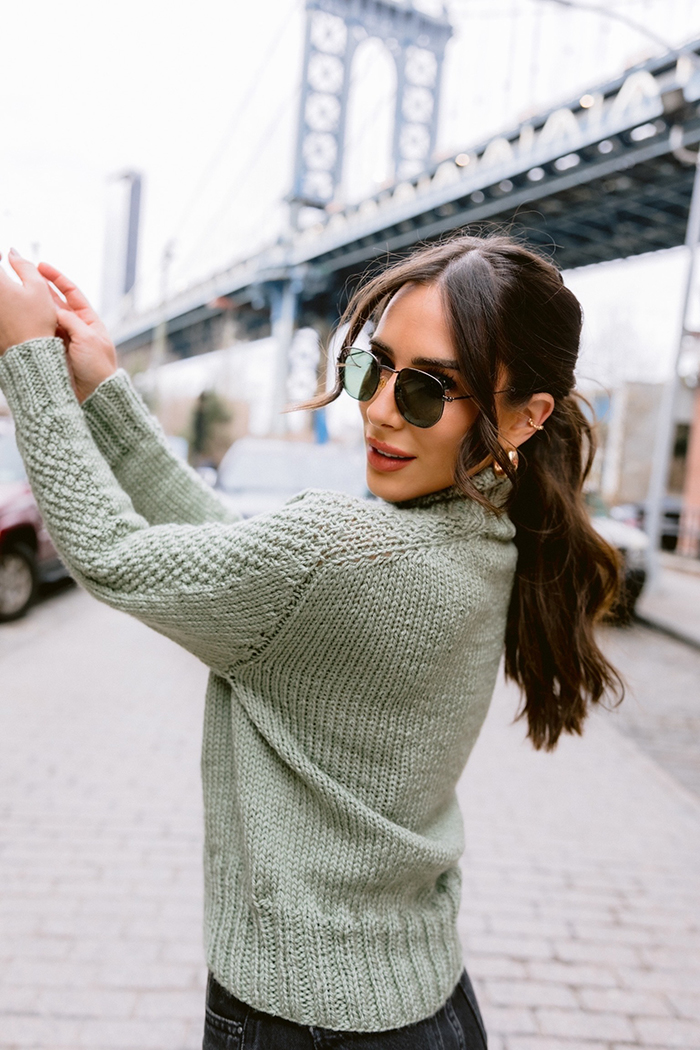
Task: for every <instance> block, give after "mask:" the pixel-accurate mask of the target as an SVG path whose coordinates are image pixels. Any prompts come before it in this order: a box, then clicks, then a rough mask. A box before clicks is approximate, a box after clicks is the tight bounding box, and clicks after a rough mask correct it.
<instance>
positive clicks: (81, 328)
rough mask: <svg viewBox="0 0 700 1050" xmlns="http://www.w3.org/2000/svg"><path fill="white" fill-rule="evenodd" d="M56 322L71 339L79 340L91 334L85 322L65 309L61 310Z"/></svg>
mask: <svg viewBox="0 0 700 1050" xmlns="http://www.w3.org/2000/svg"><path fill="white" fill-rule="evenodd" d="M56 320H57V321H58V324H59V326H60V327H61V328H62V329H63V331H64V332H65V333H66V335H67V336H68V338H69V339H78V338H80V337H81V336H85V335H87V334H88V333H89V332H90V327H89V325H86V324H85V321H81V320H80V318H79V317H78V315H77V314H74V313H73V311H72V310H66V309H65V308H64V309H63V310H59V311H58V313H57V314H56Z"/></svg>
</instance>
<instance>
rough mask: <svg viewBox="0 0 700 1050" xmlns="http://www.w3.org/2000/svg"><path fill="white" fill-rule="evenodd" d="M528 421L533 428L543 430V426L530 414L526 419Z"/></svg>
mask: <svg viewBox="0 0 700 1050" xmlns="http://www.w3.org/2000/svg"><path fill="white" fill-rule="evenodd" d="M528 423H529V424H530V426H531V427H532V429H533V430H544V427H543V426H541V425H540V424H539V423H535V421H534V419H533V418H532V416H530V418H529V419H528Z"/></svg>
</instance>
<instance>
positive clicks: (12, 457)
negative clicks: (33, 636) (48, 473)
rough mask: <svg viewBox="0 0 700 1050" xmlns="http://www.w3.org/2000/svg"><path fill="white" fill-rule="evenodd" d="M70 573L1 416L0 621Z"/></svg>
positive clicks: (9, 428)
mask: <svg viewBox="0 0 700 1050" xmlns="http://www.w3.org/2000/svg"><path fill="white" fill-rule="evenodd" d="M64 576H68V570H67V569H66V567H65V566H64V564H63V562H62V561H61V559H60V558H59V557H58V554H57V553H56V548H55V547H54V545H53V543H52V542H51V540H50V538H49V534H48V532H47V531H46V529H45V527H44V523H43V521H42V520H41V515H40V514H39V509H38V507H37V505H36V503H35V501H34V497H33V495H32V490H31V489H30V487H29V482H28V481H27V475H26V474H25V471H24V464H23V463H22V459H21V456H20V454H19V451H18V449H17V445H16V444H15V436H14V430H13V427H12V424H11V423H9V422H8V421H5V420H0V622H3V621H7V620H16V619H17V618H18V617H20V616H23V615H24V613H25V612H26V611H27V609H28V608H29V606H30V605H31V604H32V602H33V601H34V598H35V597H36V592H37V588H38V586H39V584H40V583H43V582H47V583H48V582H53V581H54V580H58V579H61V578H62V577H64Z"/></svg>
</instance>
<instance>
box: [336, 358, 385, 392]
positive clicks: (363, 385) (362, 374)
mask: <svg viewBox="0 0 700 1050" xmlns="http://www.w3.org/2000/svg"><path fill="white" fill-rule="evenodd" d="M379 374H380V370H379V365H378V364H377V362H376V361H375V359H374V357H373V356H372V354H369V353H367V351H366V350H353V351H351V353H349V354H348V356H347V357H346V358H345V367H344V368H343V386H344V388H345V390H346V391H347V392H348V394H349V395H350V397H354V398H355V399H356V400H357V401H369V399H370V398H371V397H373V396H374V394H375V393H376V390H377V387H378V386H379Z"/></svg>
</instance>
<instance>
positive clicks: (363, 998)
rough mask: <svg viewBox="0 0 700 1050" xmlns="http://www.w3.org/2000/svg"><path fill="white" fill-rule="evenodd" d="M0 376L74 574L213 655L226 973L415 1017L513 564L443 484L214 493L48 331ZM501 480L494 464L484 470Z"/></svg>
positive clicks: (216, 933) (300, 1008) (360, 1009)
mask: <svg viewBox="0 0 700 1050" xmlns="http://www.w3.org/2000/svg"><path fill="white" fill-rule="evenodd" d="M0 385H2V388H3V390H4V392H5V394H6V397H7V399H8V402H9V404H10V407H11V409H12V411H13V414H14V417H15V422H16V427H17V437H18V442H19V445H20V448H21V450H22V454H23V456H24V460H25V463H26V466H27V470H28V473H29V477H30V480H31V483H32V486H33V489H34V492H35V495H36V498H37V500H38V502H39V504H40V507H41V510H42V513H43V515H44V518H45V521H46V524H47V526H48V529H49V532H50V534H51V536H52V538H53V540H54V542H55V544H56V547H57V548H58V550H59V552H60V554H61V557H62V558H63V559H64V560H65V562H66V564H67V565H68V566H69V567H70V569H71V572H72V573H73V575H74V576H75V578H76V579H77V580H78V581H79V583H81V584H82V586H83V587H85V588H86V589H87V590H88V591H89V592H90V593H91V594H93V595H94V596H95V597H96V598H99V599H100V600H101V601H104V602H107V603H108V604H109V605H111V606H113V607H114V608H116V609H121V610H124V611H126V612H128V613H131V614H132V615H134V616H136V617H138V618H139V619H140V620H142V621H143V622H144V623H146V624H148V625H149V626H151V627H153V628H154V629H155V630H156V631H160V632H161V633H162V634H164V635H167V636H168V637H169V638H172V639H174V640H175V641H176V642H178V643H179V644H181V645H183V646H184V647H185V648H186V649H188V650H189V651H190V652H192V653H194V654H195V655H196V656H197V657H199V659H200V660H202V661H204V663H205V664H207V665H208V666H209V668H210V669H211V674H210V678H209V686H208V690H207V698H206V711H205V726H204V741H203V753H202V773H203V783H204V802H205V823H206V829H205V831H206V841H205V887H206V894H205V896H206V901H205V942H206V957H207V963H208V965H209V967H210V968H211V970H212V972H213V973H214V975H215V976H216V978H217V980H218V981H219V982H220V983H221V984H222V985H223V986H224V987H225V988H228V989H229V990H230V991H231V992H233V993H234V994H235V995H236V996H238V998H240V999H242V1000H243V1001H245V1002H247V1003H249V1004H251V1005H252V1006H254V1007H257V1008H259V1009H261V1010H265V1011H267V1012H268V1013H272V1014H277V1015H278V1016H281V1017H285V1018H287V1019H289V1020H292V1021H296V1022H298V1023H301V1024H307V1025H317V1026H322V1027H327V1028H335V1029H343V1030H358V1031H381V1030H386V1029H389V1028H394V1027H399V1026H402V1025H406V1024H409V1023H411V1022H414V1021H418V1020H421V1019H423V1018H425V1017H428V1016H429V1015H430V1014H432V1013H434V1012H435V1011H436V1010H438V1009H439V1008H440V1007H441V1006H442V1005H443V1004H444V1002H445V1000H446V999H447V998H448V996H449V995H450V993H451V992H452V990H453V988H454V986H455V984H456V982H457V980H458V978H459V974H460V971H461V968H462V955H461V947H460V942H459V939H458V936H457V930H456V919H457V912H458V908H459V902H460V873H459V867H458V858H459V856H460V854H461V852H462V849H463V829H462V820H461V816H460V812H459V809H458V806H457V801H456V797H455V785H456V782H457V780H458V778H459V776H460V774H461V772H462V769H463V767H464V764H465V762H466V760H467V757H468V755H469V753H470V751H471V749H472V747H473V745H474V742H475V740H476V737H477V735H478V733H479V730H480V727H481V725H482V722H483V720H484V717H485V715H486V710H487V708H488V705H489V702H490V698H491V694H492V691H493V688H494V684H495V679H496V674H497V668H498V663H499V658H500V655H501V651H502V648H503V639H504V631H505V622H506V611H507V606H508V600H509V595H510V591H511V586H512V580H513V573H514V567H515V561H516V551H515V546H514V544H513V543H512V539H513V534H514V528H513V526H512V524H511V523H510V521H509V520H508V518H507V516H505V514H503V515H502V516H496V515H494V514H490V513H487V512H486V511H484V510H483V508H482V507H481V506H480V505H478V504H477V503H475V502H474V501H472V500H467V499H464V498H463V497H462V496H461V495H460V494H459V493H458V492H457V491H456V490H455V489H453V488H450V489H445V490H443V491H442V492H437V493H432V494H431V495H429V496H425V497H422V498H418V499H414V500H410V501H407V502H403V503H393V504H392V503H387V502H384V501H381V500H377V501H373V500H361V499H357V498H354V497H350V496H345V495H340V494H338V493H334V492H326V491H320V490H313V489H309V490H306V491H305V492H303V493H301V494H300V495H298V496H295V497H294V498H293V499H291V500H290V501H289V502H288V503H287V504H285V506H284V507H283V508H282V509H280V510H279V511H275V512H274V513H269V514H265V515H261V516H259V517H257V518H252V519H249V520H247V521H239V520H235V519H232V516H231V514H230V513H229V512H228V511H227V509H226V508H225V507H224V506H223V505H222V503H221V502H220V501H219V500H218V498H217V496H216V494H215V493H213V492H212V491H211V490H210V489H209V488H207V486H206V485H205V484H204V483H203V482H202V481H201V479H200V478H199V477H198V476H197V475H196V474H195V473H194V472H193V471H192V470H190V469H189V468H188V467H187V466H185V465H184V464H182V463H181V462H180V461H178V460H177V459H176V458H175V457H174V456H173V454H172V453H171V452H170V450H169V448H168V446H167V444H166V442H165V440H164V437H163V434H162V431H161V430H160V427H159V425H158V423H157V422H156V421H155V420H154V419H153V418H152V417H151V416H150V414H149V413H148V411H147V409H146V408H145V406H144V405H143V403H142V401H141V399H140V398H139V397H138V395H137V394H136V392H135V391H134V389H133V387H132V386H131V384H130V381H129V379H128V377H127V376H126V374H125V373H124V372H123V371H120V372H118V373H117V374H116V375H115V376H113V377H111V378H110V379H108V380H105V382H103V383H102V384H101V385H100V387H98V389H97V390H96V391H95V392H94V393H93V394H92V395H91V396H90V397H89V398H88V399H87V401H86V402H85V404H84V406H83V409H82V410H81V408H80V406H79V405H78V403H77V401H76V399H75V397H74V395H73V392H72V389H71V386H70V380H69V375H68V371H67V367H66V361H65V354H64V350H63V346H62V344H61V342H60V341H59V340H57V339H40V340H39V339H38V340H32V341H31V342H28V343H23V344H22V345H20V346H17V347H13V348H11V349H10V350H9V351H8V352H7V353H6V354H5V355H4V357H3V358H2V359H0ZM476 482H477V484H478V485H479V487H480V488H481V490H482V491H484V492H488V493H489V495H490V496H491V498H492V499H494V500H495V501H496V502H497V503H502V502H503V500H504V499H505V496H506V494H507V492H508V490H509V485H510V483H509V482H508V481H507V479H502V480H500V481H498V480H496V479H495V478H494V475H493V472H492V471H491V470H490V469H487V470H485V471H483V472H482V473H481V474H480V475H479V476H478V478H477V479H476Z"/></svg>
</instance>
